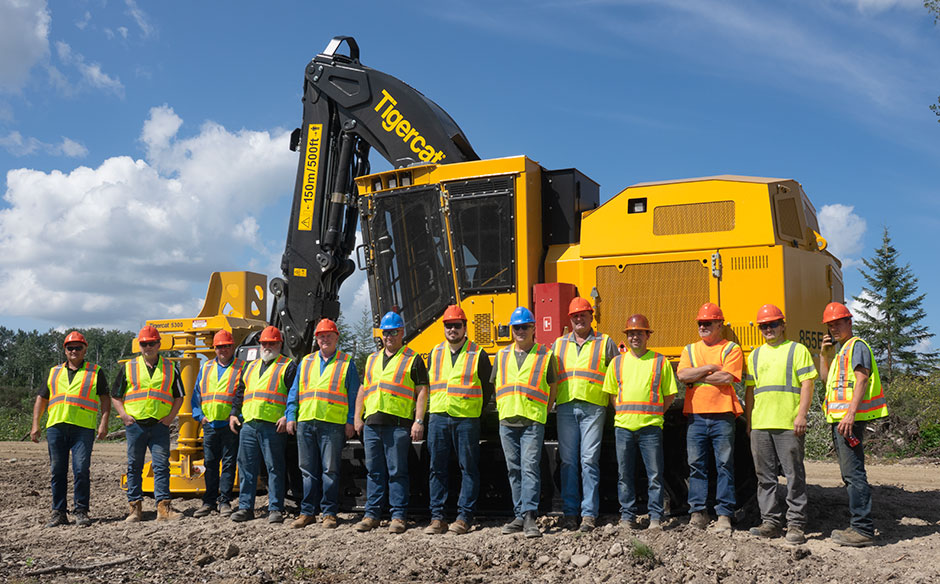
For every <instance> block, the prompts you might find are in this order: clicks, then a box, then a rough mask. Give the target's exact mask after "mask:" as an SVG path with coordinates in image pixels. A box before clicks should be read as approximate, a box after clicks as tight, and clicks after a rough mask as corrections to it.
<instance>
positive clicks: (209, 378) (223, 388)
mask: <svg viewBox="0 0 940 584" xmlns="http://www.w3.org/2000/svg"><path fill="white" fill-rule="evenodd" d="M220 367H221V366H220V365H219V361H218V359H212V360H211V361H208V362H206V363H204V364H203V365H202V371H201V373H200V375H201V377H200V378H199V395H200V397H201V398H202V401H201V402H200V406H199V407H200V408H201V409H202V414H203V416H205V418H206V419H207V420H209V421H210V422H217V421H219V420H227V419H228V417H229V415H231V413H232V403H233V402H234V401H235V391H236V390H237V389H238V380H239V379H240V378H241V375H242V370H243V369H244V368H245V362H244V361H242V360H241V359H233V360H232V363H231V364H230V365H229V366H228V367H225V368H224V369H225V371H223V372H222V375H221V376H220V375H219V373H218V371H219V368H220Z"/></svg>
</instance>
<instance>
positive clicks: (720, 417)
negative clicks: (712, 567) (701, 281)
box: [676, 302, 744, 533]
mask: <svg viewBox="0 0 940 584" xmlns="http://www.w3.org/2000/svg"><path fill="white" fill-rule="evenodd" d="M697 321H698V334H699V337H701V340H700V341H698V342H696V343H692V344H690V345H686V347H685V348H684V349H682V354H681V355H680V357H679V367H678V371H677V372H676V375H677V377H678V378H679V381H681V382H683V383H685V384H686V393H685V404H684V406H683V408H682V412H683V413H684V414H685V415H686V416H687V421H688V431H687V433H686V448H687V450H688V459H689V511H691V513H692V517H691V519H690V520H689V525H691V526H692V527H695V528H698V529H705V527H706V526H707V525H708V515H707V514H706V511H705V503H706V499H707V497H708V457H709V456H711V454H712V453H714V456H715V468H716V470H717V475H718V476H717V488H716V492H715V499H716V500H717V501H716V505H715V512H716V513H717V514H718V522H717V524H716V526H715V532H716V533H727V532H729V531H731V516H732V514H733V513H734V507H735V504H736V498H735V493H734V421H735V418H736V417H737V416H740V415H741V414H743V413H744V408H743V407H742V406H741V401H740V400H739V399H738V396H737V394H736V393H735V391H734V386H732V385H731V384H732V383H735V382H739V381H741V377H742V370H743V368H744V354H743V353H742V352H741V347H739V346H738V345H737V344H735V343H733V342H731V341H729V340H726V339H725V338H723V336H722V334H723V329H724V321H725V316H724V313H723V312H722V311H721V308H719V307H718V305H716V304H713V303H711V302H706V303H705V304H703V305H702V307H701V308H700V309H699V311H698V316H697Z"/></svg>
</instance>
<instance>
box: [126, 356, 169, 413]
mask: <svg viewBox="0 0 940 584" xmlns="http://www.w3.org/2000/svg"><path fill="white" fill-rule="evenodd" d="M124 375H125V378H126V380H127V392H126V393H125V394H124V410H125V411H126V412H127V413H128V414H129V415H130V416H131V417H133V418H136V419H138V420H143V419H147V418H156V419H158V420H159V419H161V418H163V417H165V416H167V415H168V414H169V413H170V410H172V409H173V391H172V388H173V381H174V377H173V376H174V369H173V363H172V362H170V361H169V360H168V359H164V358H163V355H158V356H157V364H156V365H155V366H154V368H153V373H150V369H149V368H148V367H147V362H146V361H144V357H143V355H141V356H138V357H135V358H134V359H131V360H130V361H128V362H127V363H125V364H124Z"/></svg>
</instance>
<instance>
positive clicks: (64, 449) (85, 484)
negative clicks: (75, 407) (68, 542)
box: [46, 423, 95, 513]
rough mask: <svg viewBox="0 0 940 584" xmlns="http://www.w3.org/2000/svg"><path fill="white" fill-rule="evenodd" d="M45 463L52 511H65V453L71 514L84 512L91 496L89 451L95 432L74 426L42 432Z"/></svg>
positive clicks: (66, 496)
mask: <svg viewBox="0 0 940 584" xmlns="http://www.w3.org/2000/svg"><path fill="white" fill-rule="evenodd" d="M46 442H48V444H49V463H50V466H51V468H52V509H53V510H55V511H62V512H63V513H64V512H66V511H68V486H69V476H68V471H69V452H71V453H72V476H73V477H74V483H75V484H74V486H73V491H72V506H73V511H85V512H86V513H87V512H88V501H89V499H90V493H91V447H92V445H93V444H94V443H95V431H94V429H92V428H83V427H81V426H76V425H75V424H68V423H62V424H56V425H55V426H49V427H48V428H46Z"/></svg>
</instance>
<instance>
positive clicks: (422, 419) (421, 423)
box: [415, 418, 424, 426]
mask: <svg viewBox="0 0 940 584" xmlns="http://www.w3.org/2000/svg"><path fill="white" fill-rule="evenodd" d="M415 423H416V424H418V425H419V426H423V425H424V418H421V419H420V420H415Z"/></svg>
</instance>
